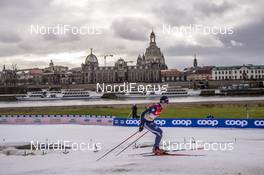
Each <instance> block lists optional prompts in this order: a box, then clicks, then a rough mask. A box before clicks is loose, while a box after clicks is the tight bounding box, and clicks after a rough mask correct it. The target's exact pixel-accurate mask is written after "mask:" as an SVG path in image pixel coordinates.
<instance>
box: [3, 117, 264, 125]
mask: <svg viewBox="0 0 264 175" xmlns="http://www.w3.org/2000/svg"><path fill="white" fill-rule="evenodd" d="M139 122H140V121H139V120H138V119H126V118H117V117H115V116H101V115H0V124H81V125H110V126H125V127H133V126H134V127H135V126H139ZM155 123H156V124H157V125H158V126H161V127H211V128H264V119H230V118H228V119H199V118H197V119H192V118H175V119H172V118H162V119H156V120H155Z"/></svg>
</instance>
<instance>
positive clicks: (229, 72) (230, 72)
mask: <svg viewBox="0 0 264 175" xmlns="http://www.w3.org/2000/svg"><path fill="white" fill-rule="evenodd" d="M214 72H215V74H232V72H233V73H235V74H236V73H240V74H242V73H247V74H248V73H252V74H253V73H255V74H257V73H259V74H260V73H264V70H251V71H250V70H246V71H245V70H244V71H242V70H239V71H237V70H228V71H227V70H226V71H214Z"/></svg>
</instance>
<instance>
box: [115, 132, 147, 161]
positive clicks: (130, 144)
mask: <svg viewBox="0 0 264 175" xmlns="http://www.w3.org/2000/svg"><path fill="white" fill-rule="evenodd" d="M148 132H149V131H146V132H145V133H144V134H142V135H141V136H139V137H138V138H137V139H136V140H134V141H133V142H132V143H130V144H129V145H127V147H125V148H124V149H122V150H121V151H120V152H119V153H117V154H116V155H115V156H118V155H120V154H121V153H122V152H124V151H125V150H126V149H127V148H129V147H130V146H131V145H133V144H134V143H136V142H137V141H138V140H139V139H140V138H142V137H143V136H144V135H146V134H147V133H148Z"/></svg>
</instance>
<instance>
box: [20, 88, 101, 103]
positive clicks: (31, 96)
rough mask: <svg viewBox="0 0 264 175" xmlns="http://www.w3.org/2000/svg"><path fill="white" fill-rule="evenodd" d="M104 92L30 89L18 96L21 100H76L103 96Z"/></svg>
mask: <svg viewBox="0 0 264 175" xmlns="http://www.w3.org/2000/svg"><path fill="white" fill-rule="evenodd" d="M102 95H103V94H102V93H96V92H93V91H84V90H61V91H46V90H42V91H30V92H27V94H26V95H24V96H17V97H16V99H17V100H19V101H44V100H75V99H94V98H101V97H102Z"/></svg>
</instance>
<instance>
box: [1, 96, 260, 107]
mask: <svg viewBox="0 0 264 175" xmlns="http://www.w3.org/2000/svg"><path fill="white" fill-rule="evenodd" d="M255 100H264V96H257V97H256V96H243V97H241V96H235V97H232V96H212V97H202V96H190V97H171V98H170V102H172V103H188V102H213V101H214V102H215V101H218V102H223V101H255ZM157 101H159V98H127V99H115V100H113V99H89V100H57V101H11V102H0V108H6V107H41V106H79V105H112V104H142V103H155V102H157Z"/></svg>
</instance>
